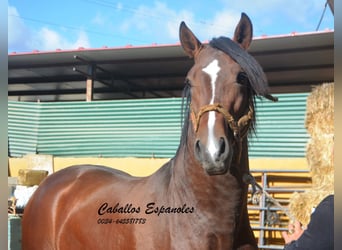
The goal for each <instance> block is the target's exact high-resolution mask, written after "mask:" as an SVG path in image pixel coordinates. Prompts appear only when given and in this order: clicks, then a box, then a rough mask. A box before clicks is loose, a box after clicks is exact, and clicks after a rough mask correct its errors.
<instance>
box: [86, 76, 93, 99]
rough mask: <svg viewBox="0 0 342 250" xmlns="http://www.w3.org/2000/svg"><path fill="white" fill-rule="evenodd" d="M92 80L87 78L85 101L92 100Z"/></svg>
mask: <svg viewBox="0 0 342 250" xmlns="http://www.w3.org/2000/svg"><path fill="white" fill-rule="evenodd" d="M93 90H94V80H93V79H92V78H90V77H88V78H87V92H86V101H87V102H91V101H92V100H93Z"/></svg>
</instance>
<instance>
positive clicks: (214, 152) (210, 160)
mask: <svg viewBox="0 0 342 250" xmlns="http://www.w3.org/2000/svg"><path fill="white" fill-rule="evenodd" d="M194 150H195V156H196V159H197V160H198V161H199V162H200V163H201V165H202V167H203V169H204V170H205V171H206V172H207V173H208V174H209V175H221V174H225V173H226V172H227V171H228V169H229V166H230V165H231V160H232V155H233V152H232V148H231V147H230V146H229V144H228V141H227V139H226V138H223V137H220V138H219V139H218V140H217V141H216V142H215V143H213V144H212V145H204V144H203V143H202V142H201V141H200V140H199V139H198V140H196V142H195V149H194Z"/></svg>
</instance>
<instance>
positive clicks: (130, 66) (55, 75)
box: [8, 31, 334, 101]
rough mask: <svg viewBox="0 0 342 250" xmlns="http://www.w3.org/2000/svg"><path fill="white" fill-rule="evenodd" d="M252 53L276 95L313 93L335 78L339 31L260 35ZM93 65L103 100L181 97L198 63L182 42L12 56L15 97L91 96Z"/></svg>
mask: <svg viewBox="0 0 342 250" xmlns="http://www.w3.org/2000/svg"><path fill="white" fill-rule="evenodd" d="M249 51H250V53H251V54H252V55H253V56H255V58H256V59H257V60H258V61H259V62H260V64H261V66H262V67H263V68H264V70H265V72H266V75H267V77H268V79H269V82H270V86H271V89H272V92H274V93H275V92H276V93H281V92H305V91H310V88H311V85H313V84H318V83H322V82H328V81H333V79H334V32H333V31H327V32H315V33H305V34H293V35H288V36H277V37H266V38H262V39H254V41H253V43H252V46H251V48H250V50H249ZM75 58H78V59H75ZM92 64H96V65H97V66H98V67H99V68H98V69H97V71H96V78H97V81H95V85H94V93H95V94H94V98H95V99H97V100H101V99H126V98H161V97H180V96H181V91H182V89H183V83H184V79H185V76H186V73H187V72H188V70H189V69H190V67H191V65H192V64H193V63H192V61H191V60H190V59H189V58H187V56H186V55H185V54H184V52H183V50H182V49H181V46H180V45H179V44H175V45H164V46H163V45H155V46H150V47H127V48H126V47H121V48H103V49H87V50H76V51H60V52H56V51H54V52H38V53H30V54H10V55H9V58H8V75H9V87H8V90H9V99H10V100H22V101H26V100H27V101H36V100H38V99H39V100H41V101H65V100H85V86H86V85H85V79H86V76H85V75H84V74H81V73H80V72H83V73H88V72H89V65H92ZM74 69H75V70H74Z"/></svg>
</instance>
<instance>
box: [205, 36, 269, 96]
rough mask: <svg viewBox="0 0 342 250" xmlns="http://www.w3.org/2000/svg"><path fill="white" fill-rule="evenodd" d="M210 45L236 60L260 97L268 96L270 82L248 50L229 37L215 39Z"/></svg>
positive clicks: (254, 91)
mask: <svg viewBox="0 0 342 250" xmlns="http://www.w3.org/2000/svg"><path fill="white" fill-rule="evenodd" d="M209 45H210V46H211V47H213V48H216V49H218V50H221V51H223V52H224V53H225V54H227V55H229V56H230V57H231V58H232V59H233V60H235V61H236V62H237V63H238V64H239V65H240V67H241V68H242V69H243V70H244V72H245V73H246V74H247V77H248V79H249V82H250V87H251V88H252V90H253V93H255V94H256V95H258V96H266V95H267V94H268V82H267V78H266V75H265V73H264V71H263V69H262V67H261V66H260V64H259V63H258V62H257V61H256V60H255V59H254V57H252V56H251V55H250V54H249V53H248V52H247V51H246V50H244V49H242V48H241V47H240V46H239V45H238V44H237V43H236V42H234V41H233V40H231V39H230V38H228V37H223V36H221V37H219V38H213V39H212V40H211V41H210V42H209Z"/></svg>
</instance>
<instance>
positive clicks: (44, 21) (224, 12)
mask: <svg viewBox="0 0 342 250" xmlns="http://www.w3.org/2000/svg"><path fill="white" fill-rule="evenodd" d="M325 2H326V1H325V0H271V1H270V0H210V1H202V0H187V1H178V0H172V1H170V0H168V1H163V0H159V1H153V0H145V1H137V0H131V1H127V0H126V1H115V0H68V1H63V0H59V1H56V0H51V1H38V0H31V1H23V0H9V1H8V52H13V51H15V52H29V51H33V50H39V51H50V50H56V49H62V50H68V49H77V48H78V47H84V48H101V47H103V46H107V47H119V46H125V45H128V44H130V45H133V46H140V45H150V44H153V43H156V44H174V43H177V42H178V28H179V23H180V22H181V21H185V22H186V23H187V25H188V26H189V27H190V28H191V29H192V30H193V31H194V33H195V34H196V36H197V37H198V38H199V39H200V40H201V41H205V40H210V39H211V38H212V37H215V36H220V35H225V36H228V37H231V36H232V33H233V31H234V28H235V26H236V24H237V22H238V20H239V18H240V14H241V12H245V13H246V14H247V15H248V16H249V17H250V18H251V20H252V22H253V27H254V37H258V36H262V35H267V36H274V35H285V34H290V33H291V32H298V33H301V32H314V31H315V30H316V27H317V25H318V23H319V20H320V18H321V15H322V13H323V9H324V5H325ZM326 29H330V30H333V29H334V17H333V15H332V13H331V11H330V9H329V7H328V6H327V8H326V11H325V15H324V17H323V20H322V23H321V25H320V28H319V30H326Z"/></svg>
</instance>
